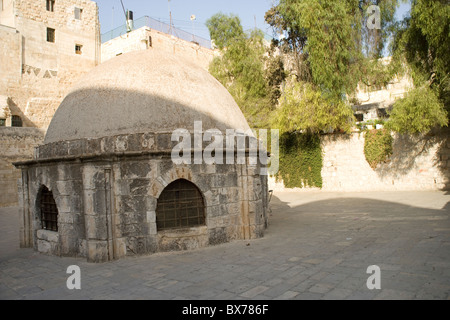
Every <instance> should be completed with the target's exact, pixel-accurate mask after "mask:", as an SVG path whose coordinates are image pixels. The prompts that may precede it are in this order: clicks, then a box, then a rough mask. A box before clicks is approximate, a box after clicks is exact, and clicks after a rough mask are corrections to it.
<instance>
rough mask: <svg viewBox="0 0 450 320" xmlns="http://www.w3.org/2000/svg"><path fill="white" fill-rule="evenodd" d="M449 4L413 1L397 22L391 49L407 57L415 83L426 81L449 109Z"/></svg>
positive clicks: (443, 0) (398, 56)
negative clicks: (409, 10) (406, 12)
mask: <svg viewBox="0 0 450 320" xmlns="http://www.w3.org/2000/svg"><path fill="white" fill-rule="evenodd" d="M449 43H450V5H449V3H448V1H447V0H415V1H412V7H411V16H410V17H407V18H405V20H404V21H403V22H402V24H401V25H399V26H398V31H397V33H396V36H395V39H394V43H393V51H394V56H395V58H396V59H397V60H402V59H403V60H406V62H407V64H408V67H409V70H408V71H409V72H410V74H411V76H412V78H413V80H414V84H415V86H416V87H421V86H423V85H428V86H430V87H431V89H433V90H434V91H435V92H436V94H437V95H438V97H439V99H440V100H441V102H442V103H443V104H444V107H445V108H446V109H447V111H450V77H449V73H450V50H449V47H448V44H449Z"/></svg>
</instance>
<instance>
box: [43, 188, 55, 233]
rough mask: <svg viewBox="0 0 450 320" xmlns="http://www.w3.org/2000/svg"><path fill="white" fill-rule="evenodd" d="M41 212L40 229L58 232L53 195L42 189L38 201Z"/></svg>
mask: <svg viewBox="0 0 450 320" xmlns="http://www.w3.org/2000/svg"><path fill="white" fill-rule="evenodd" d="M39 209H40V211H41V222H42V229H44V230H49V231H55V232H58V207H57V206H56V202H55V199H54V198H53V193H52V192H51V191H50V190H48V189H47V187H45V186H44V187H42V189H41V194H40V201H39Z"/></svg>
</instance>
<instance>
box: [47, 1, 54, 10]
mask: <svg viewBox="0 0 450 320" xmlns="http://www.w3.org/2000/svg"><path fill="white" fill-rule="evenodd" d="M47 11H50V12H54V11H55V0H47Z"/></svg>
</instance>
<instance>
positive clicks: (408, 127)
mask: <svg viewBox="0 0 450 320" xmlns="http://www.w3.org/2000/svg"><path fill="white" fill-rule="evenodd" d="M390 116H391V117H390V120H389V122H388V123H387V127H388V128H389V129H391V130H393V131H396V132H399V133H406V134H417V133H427V132H429V131H430V130H431V129H433V128H434V127H436V126H441V127H443V126H447V123H448V120H447V112H446V111H445V110H444V106H443V104H442V102H441V101H440V100H439V99H438V97H437V95H436V93H435V92H434V91H433V90H431V89H430V87H428V86H424V87H421V88H416V89H413V90H412V91H410V92H408V93H407V94H406V96H405V98H404V99H400V100H398V101H397V102H396V103H395V104H394V108H393V110H392V112H391V114H390Z"/></svg>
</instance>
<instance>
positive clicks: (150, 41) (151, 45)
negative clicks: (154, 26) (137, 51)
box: [148, 37, 153, 48]
mask: <svg viewBox="0 0 450 320" xmlns="http://www.w3.org/2000/svg"><path fill="white" fill-rule="evenodd" d="M148 47H149V48H151V47H153V41H152V37H148Z"/></svg>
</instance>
